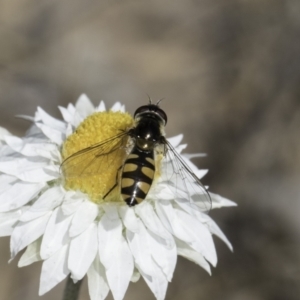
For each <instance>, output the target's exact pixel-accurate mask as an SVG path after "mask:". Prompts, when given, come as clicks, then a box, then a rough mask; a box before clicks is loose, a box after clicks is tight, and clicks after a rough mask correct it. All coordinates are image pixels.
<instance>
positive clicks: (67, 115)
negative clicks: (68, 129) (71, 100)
mask: <svg viewBox="0 0 300 300" xmlns="http://www.w3.org/2000/svg"><path fill="white" fill-rule="evenodd" d="M58 109H59V110H60V113H61V115H62V117H63V119H64V120H65V121H66V122H67V123H72V120H73V115H74V112H73V113H71V112H70V111H69V110H68V109H67V108H65V107H63V106H58Z"/></svg>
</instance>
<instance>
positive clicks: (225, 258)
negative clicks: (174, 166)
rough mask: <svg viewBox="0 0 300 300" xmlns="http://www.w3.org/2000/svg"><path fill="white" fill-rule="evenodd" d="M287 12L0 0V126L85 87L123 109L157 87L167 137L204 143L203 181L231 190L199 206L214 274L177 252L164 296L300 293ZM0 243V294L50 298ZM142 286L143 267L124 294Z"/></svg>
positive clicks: (258, 2) (292, 44)
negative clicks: (208, 223) (208, 224)
mask: <svg viewBox="0 0 300 300" xmlns="http://www.w3.org/2000/svg"><path fill="white" fill-rule="evenodd" d="M299 16H300V2H299V1H298V0H285V1H284V0H226V1H218V0H200V1H195V0H185V1H178V0H173V1H170V0H169V1H159V0H152V1H115V0H110V1H108V0H98V1H92V0H85V1H84V0H60V1H59V0H48V1H46V0H23V1H14V0H0V40H1V44H0V126H3V127H6V128H8V129H9V130H10V131H11V132H13V133H14V134H17V135H23V134H24V132H25V130H26V129H27V128H28V126H29V124H28V123H26V122H25V121H22V120H20V119H16V118H14V116H15V115H17V114H27V115H33V114H34V112H35V109H36V107H37V106H41V107H43V108H44V109H45V110H46V111H47V112H49V113H50V114H51V115H54V116H56V117H60V115H59V111H58V109H57V106H58V105H67V103H69V102H75V101H76V99H77V98H78V96H79V95H80V94H81V93H83V92H85V93H86V94H87V95H88V96H89V97H90V98H91V99H92V100H93V102H94V103H95V104H97V103H98V102H99V101H100V100H101V99H104V100H105V101H106V103H107V105H108V106H110V105H112V104H113V103H114V102H115V101H121V102H122V103H124V104H125V105H126V108H127V109H128V110H129V111H130V112H131V113H133V112H134V110H135V108H137V107H138V106H139V105H142V104H145V103H147V101H148V96H147V94H149V95H150V96H151V98H152V99H154V100H156V99H160V98H165V100H164V101H163V102H162V104H161V106H162V108H163V109H165V110H166V112H167V114H168V117H169V123H168V125H167V133H168V136H172V135H175V134H178V133H184V134H185V138H184V142H186V143H188V144H189V147H188V149H187V151H188V152H206V153H208V156H207V157H206V158H202V159H198V160H197V161H196V163H197V164H198V166H199V167H201V168H209V169H210V172H209V174H208V175H207V176H206V177H205V179H204V183H205V184H207V185H209V186H210V188H211V190H212V191H214V192H216V193H219V194H221V195H223V196H225V197H227V198H229V199H232V200H234V201H236V202H237V203H238V207H237V208H227V209H222V210H218V211H212V212H211V213H210V214H211V216H212V217H213V218H214V219H215V220H216V221H217V223H218V224H219V225H220V226H221V228H222V229H223V230H224V232H225V234H226V235H227V236H228V238H229V239H230V240H231V242H232V243H233V246H234V253H233V254H232V253H231V252H230V251H229V250H228V249H227V248H226V246H225V245H224V244H223V243H221V242H220V241H218V240H216V247H217V251H218V255H219V264H218V266H217V268H216V269H213V275H212V277H210V276H209V275H207V274H206V273H205V271H204V270H202V269H201V268H200V267H198V266H196V265H195V264H193V263H191V262H188V261H187V260H184V259H179V262H178V265H177V267H176V272H175V274H174V278H173V282H172V283H171V284H170V285H169V288H168V292H167V297H166V299H172V300H177V299H178V300H179V299H180V300H181V299H188V300H196V299H201V300H204V299H209V300H221V299H222V300H227V299H228V300H281V299H284V300H296V299H300V265H299V264H300V242H299V241H300V239H299V235H300V230H299V229H300V219H299V213H300V201H299V200H300V185H299V179H300V178H299V177H300V176H299V171H298V170H299V169H300V141H299V128H300V100H299V97H300V86H299V82H300V17H299ZM0 251H1V253H0V265H1V267H0V291H1V292H0V299H1V300H2V299H4V300H6V299H8V300H19V299H22V300H29V299H30V300H32V299H43V300H48V299H49V300H50V299H60V298H61V294H62V290H63V288H64V283H62V284H60V285H58V286H57V287H56V288H55V289H54V290H52V291H50V292H49V293H48V294H46V295H44V296H43V297H40V298H39V297H38V284H39V275H40V268H41V265H40V264H39V263H36V264H34V265H32V266H29V267H25V268H23V269H18V268H17V259H16V260H15V261H13V262H12V263H11V264H10V265H8V264H7V261H8V259H9V239H8V238H2V239H1V241H0ZM141 298H142V299H144V300H148V299H149V300H150V299H154V296H153V295H152V294H151V292H150V290H149V289H148V288H147V287H146V284H145V283H144V282H143V280H140V281H139V282H138V283H137V284H131V285H130V288H129V290H128V292H127V294H126V297H125V300H126V299H131V300H134V299H141ZM80 299H81V300H84V299H88V293H87V286H86V282H85V283H84V286H83V289H82V291H81V295H80ZM108 299H112V297H111V296H109V297H108Z"/></svg>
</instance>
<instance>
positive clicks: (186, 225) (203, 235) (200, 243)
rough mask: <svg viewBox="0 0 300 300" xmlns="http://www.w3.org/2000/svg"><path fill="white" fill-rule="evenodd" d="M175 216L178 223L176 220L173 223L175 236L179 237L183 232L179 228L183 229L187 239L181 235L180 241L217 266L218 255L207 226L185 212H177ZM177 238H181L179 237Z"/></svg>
mask: <svg viewBox="0 0 300 300" xmlns="http://www.w3.org/2000/svg"><path fill="white" fill-rule="evenodd" d="M175 214H176V216H177V221H175V220H174V222H173V223H172V228H173V230H174V235H175V236H177V232H179V231H181V229H180V230H179V227H181V228H182V229H183V230H184V231H185V234H186V237H184V238H183V237H182V235H181V233H180V236H181V238H180V239H181V240H183V241H185V242H186V243H187V244H188V245H189V246H191V247H192V248H193V249H194V250H196V251H198V252H199V253H201V254H202V255H203V256H204V257H205V259H207V260H208V261H209V262H210V263H211V264H212V265H213V266H215V265H216V264H217V254H216V250H215V246H214V242H213V239H212V236H211V234H210V232H209V230H208V229H207V228H206V226H205V225H204V224H202V223H201V222H200V221H198V220H197V219H196V218H194V217H193V216H191V215H188V214H187V213H185V212H183V211H180V210H176V213H175ZM177 237H178V238H179V236H177Z"/></svg>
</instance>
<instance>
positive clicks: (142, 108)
mask: <svg viewBox="0 0 300 300" xmlns="http://www.w3.org/2000/svg"><path fill="white" fill-rule="evenodd" d="M148 111H149V105H143V106H140V107H139V108H138V109H137V110H136V111H135V113H134V118H135V117H136V116H137V115H139V114H143V113H145V112H148Z"/></svg>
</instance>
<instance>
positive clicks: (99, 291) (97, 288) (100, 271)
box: [87, 255, 109, 300]
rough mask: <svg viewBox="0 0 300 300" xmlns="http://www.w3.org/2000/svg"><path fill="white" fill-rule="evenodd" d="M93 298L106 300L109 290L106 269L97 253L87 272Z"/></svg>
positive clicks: (93, 299)
mask: <svg viewBox="0 0 300 300" xmlns="http://www.w3.org/2000/svg"><path fill="white" fill-rule="evenodd" d="M87 276H88V288H89V294H90V298H91V300H104V299H105V298H106V296H107V294H108V292H109V287H108V283H107V280H106V275H105V269H104V267H103V265H102V264H101V262H100V260H99V256H98V255H97V256H96V258H95V260H94V262H93V264H92V265H91V267H90V268H89V270H88V272H87Z"/></svg>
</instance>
